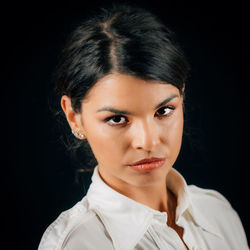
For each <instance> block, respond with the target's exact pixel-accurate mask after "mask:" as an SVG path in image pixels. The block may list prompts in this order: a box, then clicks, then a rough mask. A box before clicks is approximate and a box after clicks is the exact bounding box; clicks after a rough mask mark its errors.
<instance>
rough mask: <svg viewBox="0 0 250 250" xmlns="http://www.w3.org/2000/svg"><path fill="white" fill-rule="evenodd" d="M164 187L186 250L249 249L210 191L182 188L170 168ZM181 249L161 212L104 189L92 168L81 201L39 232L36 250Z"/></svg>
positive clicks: (233, 216) (234, 217)
mask: <svg viewBox="0 0 250 250" xmlns="http://www.w3.org/2000/svg"><path fill="white" fill-rule="evenodd" d="M167 186H168V188H169V189H170V190H171V191H172V192H173V193H174V194H175V195H176V196H177V208H176V224H177V225H179V226H181V227H183V228H184V235H183V240H184V242H185V244H186V245H187V246H188V248H189V249H193V250H194V249H213V250H216V249H218V250H221V249H223V250H224V249H235V250H239V249H240V250H244V249H249V247H248V244H247V239H246V235H245V232H244V229H243V226H242V223H241V221H240V218H239V216H238V214H237V212H236V211H235V210H234V209H233V208H232V207H231V205H230V203H229V202H228V201H227V200H226V198H225V197H224V196H222V195H221V194H220V193H218V192H217V191H215V190H210V189H202V188H199V187H197V186H194V185H187V184H186V181H185V180H184V178H183V177H182V175H181V174H180V173H179V172H178V171H177V170H175V169H171V171H170V172H169V174H168V176H167ZM59 249H60V250H61V249H63V250H83V249H87V250H95V249H96V250H100V249H102V250H111V249H115V250H132V249H135V250H139V249H148V250H155V249H161V250H166V249H178V250H181V249H185V248H184V244H183V242H182V241H181V239H180V238H179V236H178V234H177V233H176V232H175V231H174V230H173V229H172V228H170V227H168V226H167V213H166V212H159V211H157V210H154V209H152V208H150V207H148V206H145V205H143V204H141V203H138V202H136V201H134V200H132V199H130V198H128V197H126V196H124V195H122V194H120V193H119V192H117V191H115V190H114V189H112V188H111V187H109V186H108V185H107V184H106V183H105V182H104V181H103V180H102V179H101V177H100V175H99V173H98V165H97V166H96V168H95V170H94V173H93V176H92V183H91V185H90V187H89V190H88V192H87V194H86V196H85V197H84V198H83V199H82V200H81V201H80V202H78V203H77V204H76V205H75V206H74V207H72V208H71V209H69V210H67V211H65V212H63V213H62V214H61V215H60V216H59V217H58V218H57V219H56V220H55V221H54V222H53V223H52V224H51V225H50V226H49V227H48V228H47V230H46V231H45V233H44V235H43V237H42V239H41V242H40V245H39V248H38V250H59Z"/></svg>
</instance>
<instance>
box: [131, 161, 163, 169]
mask: <svg viewBox="0 0 250 250" xmlns="http://www.w3.org/2000/svg"><path fill="white" fill-rule="evenodd" d="M164 161H165V160H161V161H154V162H150V163H144V164H141V165H134V166H130V167H131V168H132V169H133V170H135V171H138V172H145V171H151V170H155V169H158V168H160V167H161V166H162V165H163V164H164Z"/></svg>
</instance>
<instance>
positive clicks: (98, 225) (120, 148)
mask: <svg viewBox="0 0 250 250" xmlns="http://www.w3.org/2000/svg"><path fill="white" fill-rule="evenodd" d="M188 73H189V64H188V62H187V60H186V58H185V56H184V54H183V52H182V50H181V47H180V46H179V44H178V43H177V41H176V37H175V35H174V33H173V32H172V31H170V30H169V29H168V28H167V27H166V26H165V25H164V24H163V22H161V21H160V20H159V18H158V17H156V16H155V15H154V14H152V13H151V12H149V11H147V10H145V9H142V8H139V7H134V6H130V5H128V4H114V5H112V7H110V8H101V9H99V11H98V12H96V13H95V14H94V15H91V16H90V17H89V18H87V19H86V20H85V21H83V23H82V24H81V25H79V26H78V27H77V28H76V29H75V30H74V31H73V32H72V34H71V35H70V37H69V39H68V40H67V43H66V45H65V48H64V49H63V52H62V55H61V58H60V61H59V65H58V68H57V80H56V88H57V91H58V94H59V96H60V104H61V108H62V111H63V114H64V115H65V118H66V121H67V127H68V128H69V129H70V131H72V135H71V136H72V139H73V140H72V145H71V147H70V148H71V149H74V150H75V149H81V148H83V147H84V146H86V145H87V146H89V148H90V149H91V153H92V155H93V158H94V159H95V160H96V165H93V166H92V171H93V174H92V177H91V181H92V182H91V184H90V186H89V188H88V192H87V194H86V195H85V196H84V197H83V198H82V200H81V201H79V202H78V203H77V204H76V205H74V206H73V207H72V208H70V209H69V210H67V211H65V212H64V213H62V214H61V215H60V216H59V217H58V218H57V219H56V221H55V222H54V223H52V224H51V225H50V226H49V227H48V229H47V230H46V232H45V233H44V236H43V237H42V240H41V243H40V245H39V250H48V249H51V250H52V249H105V250H113V249H117V250H118V249H119V250H131V249H150V250H153V249H178V250H179V249H230V248H231V247H232V246H233V247H232V248H233V249H248V248H247V242H246V239H245V238H244V237H245V236H244V230H243V228H242V224H241V222H240V220H239V217H238V216H237V214H236V213H235V212H234V210H233V209H232V207H231V206H230V204H229V202H228V201H227V200H226V199H225V198H224V197H223V196H222V195H221V194H220V193H218V192H217V191H215V190H209V189H203V188H199V187H197V186H195V185H188V184H187V183H186V181H185V179H184V177H183V176H182V175H181V174H180V173H179V172H178V171H177V170H176V169H175V168H174V164H175V162H176V160H177V158H178V156H179V153H180V149H181V145H182V136H183V126H184V113H183V112H184V104H183V103H184V96H185V95H184V94H185V85H186V80H187V78H188ZM79 166H80V164H79ZM188 167H189V166H188V165H185V168H188ZM78 170H80V171H82V172H84V171H85V170H86V169H84V168H80V167H79V169H78ZM236 232H237V236H235V234H236ZM97 239H98V240H97Z"/></svg>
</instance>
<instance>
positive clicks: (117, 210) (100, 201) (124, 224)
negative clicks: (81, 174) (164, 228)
mask: <svg viewBox="0 0 250 250" xmlns="http://www.w3.org/2000/svg"><path fill="white" fill-rule="evenodd" d="M166 184H167V187H168V188H169V189H170V190H171V191H172V192H173V193H174V194H175V195H176V197H177V208H176V222H177V223H178V221H179V220H180V218H181V216H182V215H183V214H184V212H185V211H188V212H189V213H190V215H191V216H192V218H193V220H194V221H195V222H196V224H198V225H199V226H201V227H202V228H203V229H204V230H206V231H208V232H210V233H212V234H215V235H217V236H219V237H221V236H220V234H219V233H218V232H217V231H216V229H215V228H214V227H213V226H212V225H210V223H209V222H208V221H207V219H206V218H205V217H204V216H203V215H202V212H201V211H199V210H198V208H196V207H195V205H194V204H193V202H192V200H191V199H190V193H189V190H188V186H187V183H186V181H185V179H184V178H183V176H182V175H181V174H180V173H179V172H178V171H177V170H176V169H174V168H172V169H171V170H170V172H169V173H168V175H167V179H166ZM86 196H87V197H86V198H87V199H88V201H89V209H91V210H93V211H94V212H95V213H96V214H97V215H98V216H99V217H100V219H101V220H102V222H103V224H104V225H105V227H106V229H107V231H108V233H109V234H110V237H111V238H112V241H113V244H114V246H115V249H120V250H127V249H133V247H135V245H136V244H137V243H138V242H139V240H140V239H141V238H142V237H143V235H144V234H145V232H146V231H147V228H148V226H149V225H150V223H151V221H152V220H153V219H156V220H158V221H159V222H160V223H164V224H166V223H167V213H166V212H160V211H157V210H155V209H152V208H150V207H148V206H146V205H143V204H141V203H139V202H137V201H135V200H133V199H131V198H129V197H127V196H125V195H123V194H121V193H119V192H117V191H116V190H114V189H112V188H111V187H110V186H108V185H107V184H106V183H105V182H104V181H103V180H102V178H101V177H100V174H99V172H98V165H97V166H96V167H95V169H94V172H93V175H92V183H91V185H90V187H89V189H88V192H87V195H86Z"/></svg>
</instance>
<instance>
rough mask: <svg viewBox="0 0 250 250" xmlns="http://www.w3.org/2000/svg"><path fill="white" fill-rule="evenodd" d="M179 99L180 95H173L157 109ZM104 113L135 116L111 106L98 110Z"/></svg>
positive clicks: (157, 106)
mask: <svg viewBox="0 0 250 250" xmlns="http://www.w3.org/2000/svg"><path fill="white" fill-rule="evenodd" d="M176 97H179V95H177V94H173V95H171V96H169V97H168V98H166V99H165V100H163V101H162V102H161V103H159V104H158V105H156V107H155V109H157V108H159V107H161V106H163V105H164V104H166V103H168V102H170V101H171V100H173V99H174V98H176ZM102 111H109V112H112V113H115V114H125V115H133V113H131V112H129V111H126V110H119V109H115V108H113V107H110V106H105V107H103V108H101V109H98V110H97V111H96V112H102Z"/></svg>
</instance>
